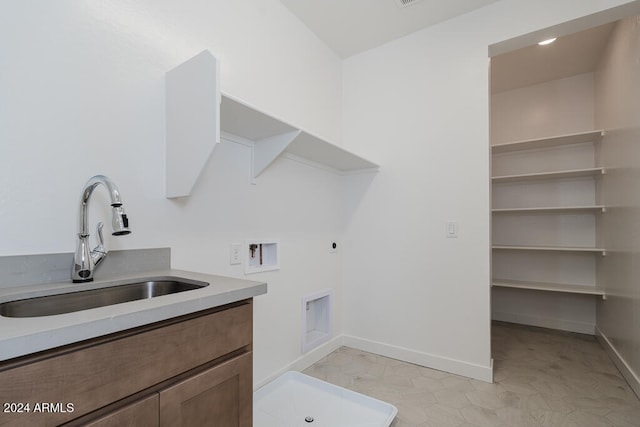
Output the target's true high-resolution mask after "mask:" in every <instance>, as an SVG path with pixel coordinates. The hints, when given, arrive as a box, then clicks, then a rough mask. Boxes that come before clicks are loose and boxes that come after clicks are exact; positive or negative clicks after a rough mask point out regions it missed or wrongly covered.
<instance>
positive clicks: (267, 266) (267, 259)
mask: <svg viewBox="0 0 640 427" xmlns="http://www.w3.org/2000/svg"><path fill="white" fill-rule="evenodd" d="M244 257H245V264H244V273H245V274H251V273H260V272H263V271H272V270H279V269H280V244H279V242H278V241H277V240H264V239H262V240H260V239H254V240H247V241H246V242H245V254H244Z"/></svg>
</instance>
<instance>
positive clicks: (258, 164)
mask: <svg viewBox="0 0 640 427" xmlns="http://www.w3.org/2000/svg"><path fill="white" fill-rule="evenodd" d="M300 132H301V131H300V130H293V131H291V132H287V133H283V134H280V135H275V136H271V137H269V138H264V139H261V140H259V141H256V142H255V143H254V144H253V165H252V173H251V175H252V176H253V178H257V177H258V175H260V174H261V173H262V172H263V171H264V170H265V169H266V168H267V167H269V165H270V164H271V163H273V161H274V160H275V159H276V158H277V157H278V156H279V155H280V154H282V152H283V151H284V150H286V149H287V147H288V146H289V144H291V143H292V142H293V140H294V139H296V138H297V137H298V136H299V135H300Z"/></svg>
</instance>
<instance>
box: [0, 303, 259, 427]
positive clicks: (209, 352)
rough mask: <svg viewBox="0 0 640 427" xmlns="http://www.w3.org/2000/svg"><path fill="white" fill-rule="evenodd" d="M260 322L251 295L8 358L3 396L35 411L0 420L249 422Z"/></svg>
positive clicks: (2, 367) (1, 370)
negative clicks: (255, 326)
mask: <svg viewBox="0 0 640 427" xmlns="http://www.w3.org/2000/svg"><path fill="white" fill-rule="evenodd" d="M252 328H253V319H252V301H251V300H245V301H241V302H237V303H233V304H229V305H226V306H222V307H218V308H215V309H210V310H206V311H202V312H198V313H194V314H191V315H187V316H182V317H179V318H174V319H170V320H167V321H163V322H159V323H156V324H151V325H147V326H144V327H140V328H136V329H132V330H128V331H123V332H119V333H116V334H112V335H109V336H105V337H101V338H97V339H93V340H88V341H83V342H80V343H76V344H73V345H69V346H65V347H62V348H56V349H52V350H49V351H46V352H41V353H37V354H35V355H29V356H25V357H22V358H18V359H13V360H9V361H6V362H3V363H1V364H0V402H14V403H29V404H30V411H29V412H8V413H6V412H5V413H3V414H2V416H0V426H55V425H66V426H80V425H82V426H84V425H95V426H100V427H103V426H111V425H133V426H138V425H139V426H157V425H171V426H180V425H183V426H190V425H207V423H205V424H198V420H199V419H206V417H214V418H217V417H221V419H235V420H237V422H235V423H234V422H232V423H231V424H220V425H225V426H226V425H229V426H234V425H238V426H245V425H250V421H251V405H252V367H251V360H252V332H253V329H252ZM232 401H233V402H232ZM42 403H47V405H46V407H47V410H45V411H43V410H40V411H37V412H36V411H35V410H34V409H35V405H36V404H42ZM163 408H164V409H163ZM40 409H42V405H41V406H40ZM225 411H228V413H227V412H225ZM163 416H166V417H169V418H168V419H170V420H172V421H170V422H165V421H163V419H162V417H163ZM203 417H204V418H203ZM223 417H227V418H223ZM229 417H231V418H229ZM176 420H177V421H176ZM247 420H248V424H247ZM214 425H218V424H217V423H216V424H214Z"/></svg>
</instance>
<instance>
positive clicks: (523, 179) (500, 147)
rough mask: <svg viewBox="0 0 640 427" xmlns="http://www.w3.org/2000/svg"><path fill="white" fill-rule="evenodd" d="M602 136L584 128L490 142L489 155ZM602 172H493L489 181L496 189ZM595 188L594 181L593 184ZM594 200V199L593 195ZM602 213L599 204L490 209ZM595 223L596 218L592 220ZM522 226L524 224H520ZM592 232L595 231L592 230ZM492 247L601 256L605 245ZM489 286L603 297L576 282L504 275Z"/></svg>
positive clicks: (497, 211) (518, 213) (521, 213)
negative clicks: (538, 279) (578, 131)
mask: <svg viewBox="0 0 640 427" xmlns="http://www.w3.org/2000/svg"><path fill="white" fill-rule="evenodd" d="M603 135H604V131H602V130H596V131H588V132H581V133H574V134H569V135H560V136H552V137H548V138H538V139H529V140H521V141H514V142H508V143H502V144H495V145H492V147H491V151H492V155H494V160H495V155H497V154H500V155H503V153H504V154H506V155H507V156H508V155H509V154H510V153H514V154H516V155H518V156H522V155H525V156H526V155H527V154H528V153H539V152H540V151H544V150H553V149H562V148H563V147H566V146H571V145H574V144H586V143H593V144H594V146H595V144H597V143H599V141H600V139H601V137H602V136H603ZM604 173H605V170H604V169H603V168H600V167H588V168H580V169H564V170H554V171H551V172H548V171H545V172H533V173H522V174H509V175H495V176H493V177H492V183H493V184H494V192H495V191H499V189H498V187H497V186H496V184H497V185H498V186H499V185H500V184H509V183H521V184H529V183H534V184H535V183H536V182H549V181H553V180H556V181H562V180H570V179H597V177H598V176H600V175H602V174H604ZM594 191H595V183H594ZM594 199H595V198H594ZM605 212H606V207H605V206H603V205H598V204H593V205H588V204H587V205H570V206H563V205H561V204H560V205H558V206H546V205H545V206H533V207H501V208H494V209H492V215H493V217H494V218H496V219H497V218H500V217H504V216H511V217H515V218H518V217H525V216H539V215H551V216H576V215H593V216H596V215H600V214H604V213H605ZM594 220H595V218H594ZM594 222H597V221H594ZM523 226H524V225H523ZM594 231H595V230H594ZM492 249H493V250H494V251H496V252H504V251H508V252H512V253H521V254H524V255H525V256H526V254H531V253H534V254H535V253H547V254H557V255H558V256H562V254H563V253H567V254H585V255H587V256H588V255H589V254H592V256H605V255H606V250H605V248H600V247H583V246H564V245H522V244H494V245H493V246H492ZM492 286H493V287H503V288H513V289H529V290H537V291H547V292H562V293H571V294H583V295H596V296H600V297H602V298H603V299H605V298H606V295H605V294H604V291H603V290H602V289H600V288H599V287H598V286H594V285H591V284H580V283H552V282H544V281H530V280H513V279H504V278H494V279H493V280H492Z"/></svg>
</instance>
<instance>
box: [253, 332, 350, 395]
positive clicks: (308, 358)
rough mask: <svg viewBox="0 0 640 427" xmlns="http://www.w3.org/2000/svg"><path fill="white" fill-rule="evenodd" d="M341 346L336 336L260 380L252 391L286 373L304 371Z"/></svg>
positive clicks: (340, 341)
mask: <svg viewBox="0 0 640 427" xmlns="http://www.w3.org/2000/svg"><path fill="white" fill-rule="evenodd" d="M342 346H343V336H342V335H338V336H336V337H333V338H331V339H330V340H329V341H327V342H326V343H324V344H321V345H319V346H318V347H316V348H314V349H313V350H311V351H309V352H308V353H305V354H303V355H302V356H300V357H298V358H297V359H296V360H294V361H293V362H291V363H289V364H288V365H286V366H285V367H284V368H282V369H280V370H279V371H276V372H274V373H273V374H271V375H269V376H268V377H266V378H263V379H261V380H260V381H257V382H255V383H254V384H253V390H254V391H255V390H257V389H259V388H260V387H262V386H263V385H265V384H267V383H270V382H271V381H273V380H275V379H276V378H278V377H279V376H280V375H282V374H284V373H285V372H287V371H304V370H305V369H307V368H308V367H309V366H311V365H313V364H314V363H316V362H317V361H319V360H321V359H322V358H324V357H327V356H328V355H329V354H331V353H332V352H334V351H335V350H337V349H339V348H340V347H342Z"/></svg>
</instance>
